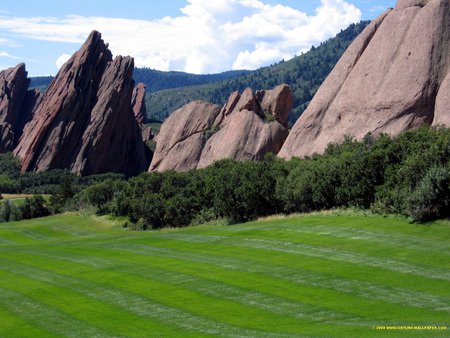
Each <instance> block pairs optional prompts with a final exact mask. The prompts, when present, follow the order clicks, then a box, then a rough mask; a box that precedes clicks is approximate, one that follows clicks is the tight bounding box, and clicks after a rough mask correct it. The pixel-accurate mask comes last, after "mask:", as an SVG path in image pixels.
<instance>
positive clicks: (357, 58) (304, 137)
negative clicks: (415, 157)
mask: <svg viewBox="0 0 450 338" xmlns="http://www.w3.org/2000/svg"><path fill="white" fill-rule="evenodd" d="M449 71H450V1H448V0H403V1H398V3H397V6H396V7H395V8H394V9H389V10H387V11H386V12H385V13H383V14H382V15H381V16H380V17H378V18H377V19H376V20H374V21H373V22H372V23H371V24H370V25H369V26H368V27H367V28H366V29H365V30H364V31H363V32H362V33H361V34H360V35H359V36H358V37H357V38H356V40H355V41H354V42H353V44H352V45H351V46H350V47H349V48H348V50H347V51H346V52H345V53H344V55H343V56H342V58H341V59H340V61H339V62H338V63H337V65H336V67H335V68H334V69H333V71H332V72H331V74H330V75H329V76H328V78H327V79H326V80H325V82H324V83H323V84H322V86H321V87H320V89H319V90H318V92H317V94H316V95H315V97H314V99H313V100H312V102H311V104H310V105H309V107H308V109H307V110H306V111H305V112H304V113H303V114H302V116H301V117H300V119H299V120H298V121H297V123H296V124H295V126H294V128H293V130H292V131H291V133H290V135H289V137H288V139H287V140H286V142H285V144H284V146H283V148H282V149H281V151H280V153H279V156H281V157H284V158H291V157H293V156H298V157H303V156H308V155H311V154H314V153H322V152H323V151H324V150H325V148H326V147H327V145H328V144H330V143H337V142H340V141H342V140H343V138H344V137H345V136H346V135H349V136H353V137H355V138H356V139H361V138H363V137H364V136H365V135H366V134H367V133H372V134H374V135H377V134H380V133H388V134H390V135H397V134H399V133H401V132H402V131H405V130H408V129H412V128H417V127H419V126H421V125H423V124H433V125H437V124H446V125H450V109H449V103H450V97H449V96H450V94H449V92H450V72H449Z"/></svg>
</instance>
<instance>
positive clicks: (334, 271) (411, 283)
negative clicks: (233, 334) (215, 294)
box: [104, 238, 450, 297]
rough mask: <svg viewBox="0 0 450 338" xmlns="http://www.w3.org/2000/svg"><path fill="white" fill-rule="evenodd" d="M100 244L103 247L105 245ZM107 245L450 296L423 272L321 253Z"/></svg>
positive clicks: (443, 284) (157, 242)
mask: <svg viewBox="0 0 450 338" xmlns="http://www.w3.org/2000/svg"><path fill="white" fill-rule="evenodd" d="M136 243H139V244H136ZM141 243H143V244H141ZM104 246H105V247H106V245H104ZM108 247H109V248H117V249H119V250H123V251H127V252H132V253H137V254H142V255H147V256H163V257H169V258H175V259H180V260H189V261H193V262H199V263H207V264H213V265H218V266H221V267H225V268H228V269H235V270H244V271H253V272H261V273H267V274H269V275H272V276H277V277H280V278H283V276H288V278H289V279H291V280H292V278H295V277H296V276H297V277H298V278H299V281H300V282H301V281H302V276H301V274H299V273H297V272H298V271H299V270H300V271H302V270H308V271H313V272H314V273H316V272H320V273H326V274H329V275H335V276H340V277H343V278H346V279H355V280H359V281H366V282H372V281H375V282H377V283H379V284H383V285H387V286H389V287H401V288H403V287H406V288H408V289H412V290H416V291H418V292H425V293H430V294H432V295H435V296H444V297H450V283H449V282H448V281H445V280H439V279H430V278H427V277H426V276H425V277H424V276H414V275H413V276H411V275H410V274H407V273H404V272H395V271H390V270H386V269H384V268H383V267H373V266H369V265H368V266H365V265H363V264H354V263H353V262H345V261H334V260H330V259H326V258H325V257H323V258H322V257H320V258H316V257H299V255H298V254H291V253H289V254H288V253H284V252H278V251H272V252H271V251H268V250H264V249H256V248H249V247H240V248H239V250H236V249H235V248H233V246H232V245H228V244H226V243H225V244H218V243H215V244H201V243H191V242H186V243H183V245H180V243H178V242H177V241H173V240H168V239H166V240H161V239H155V238H148V239H147V240H145V241H144V240H140V241H136V240H133V241H130V242H128V243H125V242H118V243H112V244H109V245H108Z"/></svg>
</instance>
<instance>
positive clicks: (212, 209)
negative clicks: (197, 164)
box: [74, 127, 450, 229]
mask: <svg viewBox="0 0 450 338" xmlns="http://www.w3.org/2000/svg"><path fill="white" fill-rule="evenodd" d="M74 205H76V207H77V208H84V207H91V206H94V207H95V208H97V210H98V211H99V212H100V213H111V214H114V215H116V216H127V217H128V218H129V219H130V221H131V222H132V223H133V226H134V227H137V228H139V229H150V228H162V227H167V226H169V227H172V226H186V225H189V224H201V223H204V222H207V221H210V220H214V219H219V218H226V219H227V220H228V221H229V222H230V223H238V222H244V221H250V220H253V219H256V218H258V217H261V216H267V215H272V214H278V213H286V214H289V213H296V212H311V211H316V210H325V209H332V208H340V207H357V208H364V209H367V208H372V209H373V210H375V211H378V212H381V213H399V214H403V215H407V216H410V217H411V218H412V219H413V220H415V221H428V220H432V219H437V218H446V217H449V216H450V129H444V128H442V129H433V128H430V127H423V128H420V129H419V130H416V131H409V132H405V133H403V134H402V135H400V136H399V137H397V138H391V137H389V136H386V135H383V136H381V137H379V138H377V139H375V138H373V137H371V136H367V137H366V138H365V139H364V140H363V141H361V142H356V141H354V140H352V139H347V140H346V141H345V142H343V143H342V144H339V145H331V146H329V147H328V149H327V150H326V152H325V154H324V155H320V156H319V155H317V156H314V157H312V158H307V159H293V160H291V161H284V160H281V159H278V158H276V157H274V156H268V157H267V158H266V159H265V160H264V161H261V162H235V161H231V160H223V161H219V162H217V163H215V164H214V165H213V166H211V167H209V168H206V169H203V170H194V171H190V172H186V173H176V172H165V173H144V174H141V175H140V176H138V177H135V178H132V179H130V180H128V181H124V180H112V179H111V180H107V181H104V182H102V183H99V184H96V185H94V186H91V187H89V188H87V189H85V190H83V191H81V192H80V193H79V194H77V195H76V196H75V197H74ZM130 225H131V224H130Z"/></svg>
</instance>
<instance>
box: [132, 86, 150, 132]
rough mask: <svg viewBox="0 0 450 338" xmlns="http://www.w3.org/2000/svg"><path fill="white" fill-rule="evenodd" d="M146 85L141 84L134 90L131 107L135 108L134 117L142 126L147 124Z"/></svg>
mask: <svg viewBox="0 0 450 338" xmlns="http://www.w3.org/2000/svg"><path fill="white" fill-rule="evenodd" d="M145 90H146V88H145V84H143V83H142V82H139V83H138V84H137V86H136V87H135V88H134V90H133V95H132V97H131V106H132V107H133V112H134V116H135V117H136V120H137V121H138V122H139V123H140V124H144V123H146V122H147V118H146V115H147V108H146V106H145Z"/></svg>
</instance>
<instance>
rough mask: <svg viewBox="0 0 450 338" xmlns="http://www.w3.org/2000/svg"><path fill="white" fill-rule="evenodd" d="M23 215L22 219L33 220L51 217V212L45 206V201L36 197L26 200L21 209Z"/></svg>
mask: <svg viewBox="0 0 450 338" xmlns="http://www.w3.org/2000/svg"><path fill="white" fill-rule="evenodd" d="M19 209H20V210H21V213H22V219H32V218H38V217H44V216H48V215H50V211H49V210H48V209H47V207H46V206H45V199H44V198H43V197H42V196H40V195H36V196H33V197H31V198H26V199H25V202H24V204H22V205H21V206H20V208H19Z"/></svg>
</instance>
